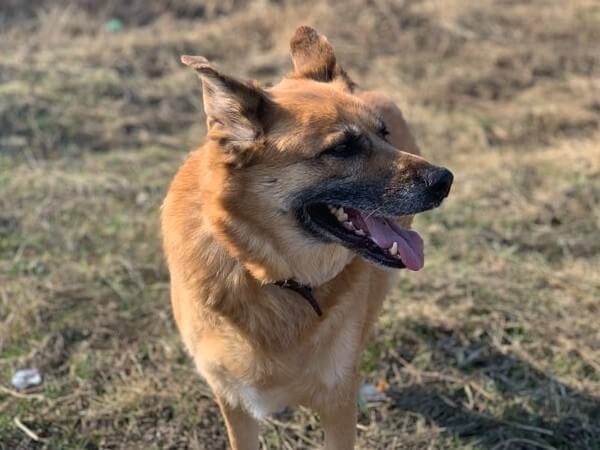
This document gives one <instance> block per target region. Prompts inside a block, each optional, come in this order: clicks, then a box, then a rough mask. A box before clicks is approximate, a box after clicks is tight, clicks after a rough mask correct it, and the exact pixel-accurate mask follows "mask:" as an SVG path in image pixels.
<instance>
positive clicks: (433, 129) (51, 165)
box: [0, 0, 600, 450]
mask: <svg viewBox="0 0 600 450" xmlns="http://www.w3.org/2000/svg"><path fill="white" fill-rule="evenodd" d="M303 23H306V24H311V25H313V26H314V27H315V28H317V29H319V30H320V31H321V32H322V33H324V34H326V35H327V36H328V37H329V39H330V41H331V42H332V43H333V45H334V46H335V48H336V50H337V55H338V60H339V61H340V62H341V63H342V64H343V65H344V67H345V68H346V69H347V70H348V72H349V73H350V74H351V76H352V77H354V79H355V80H356V81H357V82H358V83H359V84H360V85H361V86H364V87H371V88H372V87H375V88H379V89H382V90H385V91H386V92H388V93H389V94H390V95H392V96H393V97H394V98H395V99H396V100H397V101H398V103H399V105H400V106H401V107H402V109H403V111H404V113H405V115H406V117H407V118H408V119H409V121H410V122H411V124H412V126H413V129H414V131H415V134H416V136H417V139H418V142H419V144H420V146H421V148H422V151H423V153H424V155H425V156H426V157H427V158H428V159H430V160H431V161H434V162H436V163H439V164H444V165H447V166H448V167H449V168H451V169H452V170H453V172H454V174H455V184H454V187H453V191H452V194H451V196H450V198H449V199H448V201H447V202H446V203H445V205H444V206H443V207H442V208H440V209H439V210H436V211H434V212H430V213H426V214H423V215H422V216H420V217H419V218H418V219H417V221H416V224H415V228H417V229H418V230H419V231H420V232H421V233H422V234H423V236H424V238H425V240H426V242H427V247H426V249H427V261H426V267H425V269H424V270H423V271H422V272H419V273H406V272H403V273H402V274H401V275H400V276H399V278H398V284H397V288H396V289H395V291H394V293H393V295H392V296H391V297H390V298H389V299H388V300H387V302H386V304H385V309H384V313H383V315H382V317H381V319H380V321H379V326H378V328H377V331H376V333H375V335H374V338H373V341H372V344H371V345H370V346H369V348H368V351H367V352H366V354H365V355H364V359H363V361H362V373H363V375H364V378H365V382H369V383H373V384H378V383H379V384H380V385H385V386H386V389H385V392H384V394H385V395H384V396H383V398H381V399H379V400H378V401H370V402H367V403H366V404H364V405H363V407H362V410H361V417H360V425H359V429H358V436H359V438H358V442H359V448H361V449H451V450H458V449H485V450H509V449H511V450H512V449H523V450H525V449H527V450H529V449H531V450H534V449H573V450H576V449H577V450H578V449H600V52H599V51H598V42H600V4H599V3H598V2H597V1H596V0H570V1H568V2H563V1H559V0H523V1H514V0H497V1H492V0H482V1H478V2H470V1H468V0H422V1H417V0H404V1H401V0H370V1H362V0H348V1H341V0H339V1H326V0H307V1H299V0H298V1H283V0H279V1H278V0H270V1H269V0H257V1H253V2H248V1H244V0H224V1H218V0H208V1H206V2H200V1H198V2H195V1H192V0H169V1H167V0H161V1H153V2H144V1H142V0H133V1H130V2H119V1H116V0H112V1H106V2H100V1H93V0H84V1H79V2H74V1H73V2H71V1H66V0H55V1H50V0H45V1H44V0H38V1H34V0H4V1H3V2H2V4H1V5H0V53H1V54H2V55H3V56H2V59H1V60H0V449H2V450H17V449H52V450H58V449H187V448H189V449H210V450H212V449H222V448H225V446H226V440H225V435H224V431H223V423H222V421H221V418H220V416H219V414H218V411H217V407H216V405H215V403H214V402H213V400H212V398H211V395H210V393H209V391H208V390H207V388H206V386H205V385H204V384H203V382H202V381H201V379H200V378H199V376H198V375H197V374H196V372H195V370H194V368H193V366H192V363H191V361H190V359H189V358H188V356H187V354H186V353H185V351H184V349H183V347H182V345H181V343H180V341H179V338H178V336H177V334H176V330H175V327H174V324H173V320H172V318H171V313H170V308H169V298H168V275H167V273H166V270H165V265H164V262H163V258H162V254H161V249H160V244H159V230H158V213H159V207H160V203H161V200H162V197H163V195H164V193H165V190H166V188H167V185H168V182H169V180H170V178H171V177H172V176H173V174H174V172H175V170H176V168H177V167H178V165H179V164H180V163H181V161H182V160H183V159H184V158H185V156H186V153H187V151H188V150H190V149H192V148H193V147H194V146H197V145H198V144H200V143H201V142H202V140H203V136H204V130H205V129H204V117H203V115H202V112H201V98H200V89H199V81H198V80H197V78H196V77H195V75H194V74H193V73H192V71H191V70H189V69H187V68H185V67H183V66H182V65H181V64H180V63H179V55H180V54H200V55H204V56H206V57H208V58H209V59H211V60H213V61H214V62H215V63H217V64H218V65H219V66H220V67H221V68H223V69H224V70H226V71H229V72H230V73H233V74H237V75H239V76H244V77H247V78H255V79H258V80H260V81H262V82H265V83H267V82H276V81H277V80H278V79H279V78H280V77H281V76H282V75H283V74H285V73H286V72H288V71H289V70H290V68H291V65H290V61H289V56H288V53H287V52H288V47H287V46H288V40H289V37H290V36H291V33H292V32H293V30H294V29H295V28H296V26H297V25H299V24H303ZM31 366H33V367H37V368H38V369H39V370H40V371H41V372H42V374H43V377H44V381H43V384H42V385H41V386H40V387H37V388H34V389H33V390H31V391H27V392H24V393H23V392H15V391H14V390H13V388H12V387H11V385H10V379H11V376H12V374H13V373H14V372H15V370H16V369H18V368H22V367H31ZM17 424H20V425H17ZM263 428H264V433H263V435H262V438H261V440H262V446H263V448H264V449H279V448H281V449H311V448H318V447H319V444H318V443H319V442H320V440H321V439H322V435H321V431H320V428H319V426H318V419H317V418H316V417H315V416H313V415H312V414H311V413H310V412H309V411H306V410H302V409H300V410H295V411H289V412H287V413H285V414H282V415H279V416H277V417H276V418H272V419H270V420H268V421H267V422H266V423H264V427H263ZM26 430H28V431H29V434H28V433H27V432H26Z"/></svg>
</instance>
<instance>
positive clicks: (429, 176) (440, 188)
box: [424, 167, 454, 200]
mask: <svg viewBox="0 0 600 450" xmlns="http://www.w3.org/2000/svg"><path fill="white" fill-rule="evenodd" d="M424 178H425V183H427V190H428V191H429V192H431V194H432V195H434V196H435V197H437V198H439V199H440V200H442V199H444V198H446V197H448V194H449V193H450V187H451V186H452V181H453V180H454V175H452V172H450V171H449V170H448V169H444V168H443V167H435V168H432V169H429V170H427V172H426V173H425V176H424Z"/></svg>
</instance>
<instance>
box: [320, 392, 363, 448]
mask: <svg viewBox="0 0 600 450" xmlns="http://www.w3.org/2000/svg"><path fill="white" fill-rule="evenodd" d="M356 398H357V397H356V390H352V391H351V392H348V395H347V396H346V398H344V399H343V400H342V401H341V402H339V403H336V405H335V406H333V405H330V406H325V407H324V408H323V409H322V410H321V411H319V415H320V417H321V426H322V427H323V431H324V432H325V450H352V449H354V442H355V440H356V420H357V414H358V413H357V404H356Z"/></svg>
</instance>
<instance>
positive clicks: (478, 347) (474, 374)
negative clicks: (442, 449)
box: [388, 323, 600, 450]
mask: <svg viewBox="0 0 600 450" xmlns="http://www.w3.org/2000/svg"><path fill="white" fill-rule="evenodd" d="M409 326H411V327H414V326H417V327H418V328H419V331H420V334H421V335H422V332H425V334H426V336H428V338H427V340H426V342H427V344H428V345H429V346H430V348H431V352H432V359H433V362H434V363H438V362H439V363H440V364H444V365H445V366H446V367H448V366H450V367H453V368H455V369H458V371H459V373H460V375H458V376H457V377H456V378H457V380H453V379H452V377H447V378H445V377H444V376H443V375H441V376H440V378H439V379H435V377H433V381H430V382H423V383H418V384H413V385H410V386H408V387H404V388H402V389H394V388H392V389H390V391H389V392H388V395H389V396H390V398H391V399H392V406H391V407H392V408H393V409H396V408H398V409H400V410H404V411H410V412H413V413H417V414H419V415H420V416H422V417H424V418H425V419H426V420H427V422H428V423H430V424H434V425H437V426H439V427H441V428H444V429H445V430H446V432H447V433H451V434H452V435H453V436H455V437H456V438H457V439H459V440H461V441H463V442H464V443H465V444H472V445H476V448H482V449H489V450H503V449H510V450H516V449H519V450H533V449H572V450H575V449H577V450H587V449H590V450H597V449H600V398H598V397H595V396H591V395H588V394H586V393H584V392H581V391H579V390H577V389H574V388H573V387H571V386H569V385H567V384H565V383H563V382H561V381H559V380H557V379H556V378H554V377H553V376H552V375H550V374H548V373H544V372H542V371H540V370H538V369H536V368H534V367H532V366H531V365H530V364H528V363H527V362H525V361H523V360H522V359H519V358H517V357H514V356H511V355H506V354H503V353H501V352H499V351H498V350H497V349H496V348H494V346H493V345H492V343H491V342H490V341H489V339H488V338H486V337H482V338H480V339H479V340H476V341H469V342H466V343H465V342H462V343H459V340H457V339H455V338H454V337H453V333H452V330H445V329H440V328H435V327H430V326H428V325H424V324H422V323H418V324H410V325H409ZM460 355H462V356H460ZM399 363H400V364H402V362H399ZM461 375H464V376H465V378H466V379H468V380H471V379H475V380H478V381H479V382H483V383H485V384H486V385H489V384H493V385H494V387H495V391H496V393H495V394H494V396H493V397H490V398H480V399H479V400H480V403H484V404H485V407H484V408H482V407H481V406H480V407H479V408H478V401H473V400H472V398H473V390H472V389H469V388H466V385H467V384H468V382H465V383H462V384H461V383H460V381H459V380H463V381H466V380H464V379H463V378H462V377H461ZM467 391H470V394H469V393H467ZM475 395H477V393H475ZM469 396H470V397H471V399H469ZM469 403H471V404H470V406H467V405H469ZM500 404H501V405H502V408H500V409H498V410H497V412H496V411H494V409H495V408H494V406H495V405H500ZM506 405H509V406H506ZM478 410H481V412H479V411H478ZM490 410H491V411H492V412H491V413H490V412H489V411H490Z"/></svg>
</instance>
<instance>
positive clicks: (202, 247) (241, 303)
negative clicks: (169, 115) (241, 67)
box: [162, 27, 431, 450]
mask: <svg viewBox="0 0 600 450" xmlns="http://www.w3.org/2000/svg"><path fill="white" fill-rule="evenodd" d="M291 48H292V57H293V60H294V67H295V69H294V72H293V73H291V74H290V75H289V76H287V77H286V78H284V79H283V80H282V81H281V82H280V83H279V84H277V85H276V86H274V87H273V88H270V89H268V90H267V89H262V88H261V87H260V86H258V85H257V84H256V83H249V82H243V81H238V80H235V79H234V78H231V77H229V76H226V75H223V74H221V73H220V72H218V71H217V70H216V69H215V68H214V67H213V66H211V65H210V64H209V63H208V61H206V60H205V59H204V58H201V57H183V58H182V61H183V62H184V63H185V64H187V65H190V66H191V67H193V68H194V69H195V70H196V71H197V72H198V74H199V76H200V78H201V80H202V83H203V95H204V104H205V111H206V113H207V121H208V140H207V142H206V143H205V144H204V145H203V146H202V147H201V148H199V149H198V150H196V151H195V152H192V153H191V154H190V156H189V158H188V159H187V160H186V161H185V163H184V164H183V166H182V167H181V168H180V169H179V171H178V172H177V175H176V176H175V179H174V180H173V182H172V184H171V186H170V189H169V191H168V194H167V196H166V199H165V201H164V204H163V208H162V232H163V241H164V249H165V253H166V256H167V262H168V267H169V271H170V274H171V300H172V306H173V312H174V316H175V320H176V322H177V326H178V327H179V331H180V333H181V336H182V339H183V342H184V343H185V346H186V348H187V349H188V350H189V352H190V353H191V355H192V357H193V359H194V361H195V363H196V366H197V368H198V370H199V372H200V373H201V374H202V375H203V376H204V378H205V379H206V381H207V382H208V384H209V385H210V387H211V388H212V390H213V392H214V394H215V397H216V400H217V402H218V404H219V406H220V408H221V411H222V413H223V416H224V418H225V422H226V425H227V430H228V435H229V439H230V443H231V446H232V448H234V449H236V450H241V449H244V450H245V449H253V450H256V449H257V448H258V445H259V444H258V425H257V421H256V419H257V418H260V417H264V416H265V415H267V414H270V413H273V412H276V411H279V410H281V409H282V408H284V407H286V406H294V405H304V406H307V407H310V408H313V409H314V410H315V411H317V412H318V413H319V414H320V417H321V421H322V426H323V428H324V430H325V446H326V448H327V449H329V450H343V449H344V450H345V449H351V448H353V446H354V440H355V437H354V430H355V425H356V414H357V413H356V398H357V389H358V384H359V377H358V370H357V368H358V362H359V357H360V354H361V351H362V350H363V348H364V346H365V343H366V341H367V338H368V336H369V332H370V330H371V328H372V326H373V323H374V321H375V319H376V317H377V315H378V313H379V311H380V308H381V305H382V302H383V300H384V298H385V295H386V293H387V292H388V291H389V289H390V287H391V286H392V283H393V280H394V277H395V276H396V273H395V272H393V271H391V270H389V269H384V268H382V267H379V266H376V265H374V264H372V263H370V262H367V261H366V260H365V259H363V258H361V257H359V256H357V255H356V254H355V253H354V252H352V251H351V250H349V249H348V248H346V247H344V246H342V245H339V244H338V243H336V242H326V241H322V240H319V239H316V238H315V237H314V236H311V235H310V233H308V232H307V231H306V230H305V229H303V228H302V227H301V226H300V224H299V223H298V217H297V215H296V214H295V213H294V208H295V205H296V204H297V203H298V202H300V201H301V200H299V199H302V198H304V197H303V196H306V195H308V194H306V193H307V192H313V191H315V190H316V191H319V190H326V189H329V187H324V186H332V185H333V184H335V183H338V182H339V180H347V181H348V182H353V183H358V184H357V186H359V187H360V183H362V182H363V180H366V179H369V180H380V181H379V182H380V183H382V185H381V186H380V188H381V189H380V190H381V192H383V194H381V195H391V194H390V193H392V194H393V193H394V192H400V190H402V189H404V190H406V189H408V188H406V186H412V184H411V183H413V181H414V179H416V178H418V176H419V175H418V174H419V173H420V172H419V171H420V170H422V169H423V168H428V167H431V166H430V165H429V164H428V163H427V162H426V161H424V160H423V159H422V158H420V157H418V156H414V154H417V153H418V148H417V146H416V144H415V141H414V139H413V137H412V135H411V133H410V131H409V129H408V127H407V125H406V122H405V121H404V119H403V117H402V114H401V113H400V110H399V109H398V108H397V107H396V105H395V104H394V103H393V102H391V101H390V100H389V99H388V98H387V97H386V96H385V95H383V94H379V93H376V92H353V91H354V90H355V85H354V83H352V82H351V81H350V80H349V78H348V77H347V75H346V74H345V72H344V71H343V70H342V69H341V68H340V67H339V66H338V65H337V63H336V59H335V55H334V52H333V48H332V47H331V46H330V44H329V43H328V42H327V40H326V39H325V38H324V37H323V36H320V35H318V34H317V33H316V32H315V31H314V30H312V29H311V28H308V27H301V28H299V29H298V31H297V32H296V34H295V35H294V37H293V38H292V42H291ZM381 119H383V121H384V122H385V123H386V125H387V128H388V129H389V130H390V135H389V136H388V142H386V141H385V140H384V139H383V138H381V139H380V138H379V137H377V132H378V127H379V126H380V125H381V124H380V121H381ZM350 125H352V126H356V127H360V128H361V129H362V130H366V131H365V132H368V133H369V136H371V138H370V139H371V141H372V142H373V148H372V150H371V151H370V153H369V155H368V156H365V157H364V158H361V159H360V160H357V161H356V162H350V163H349V162H347V161H345V160H339V161H338V160H336V159H335V158H331V159H327V158H324V157H320V156H319V154H318V153H319V151H320V149H323V148H325V147H327V145H328V140H331V139H335V136H336V133H337V132H338V131H339V130H341V129H342V128H344V127H347V126H350ZM338 134H339V133H338ZM344 182H345V181H344ZM357 192H358V193H357V194H356V195H357V198H358V196H360V195H361V194H360V189H359V190H357ZM365 195H366V194H365ZM374 195H375V194H374ZM378 195H379V194H378ZM386 198H387V197H386ZM365 199H366V197H365ZM365 199H363V200H362V201H365V202H367V201H374V200H372V199H366V200H365ZM357 201H359V200H357ZM382 201H383V200H382ZM386 204H387V203H386ZM374 206H376V205H374ZM399 220H400V221H401V223H403V224H404V225H405V226H408V225H409V224H410V221H411V217H402V218H399ZM285 279H294V280H296V281H298V282H300V283H304V284H307V285H310V286H312V287H313V292H314V296H315V297H316V299H317V300H318V302H319V305H320V307H321V308H322V310H323V317H322V318H319V317H318V316H317V315H316V314H315V313H314V311H313V309H312V308H311V307H310V305H308V303H307V302H305V301H303V299H302V298H301V297H300V296H299V295H298V294H297V293H295V292H293V291H291V290H287V289H282V288H280V287H278V286H275V285H273V284H272V283H274V282H276V281H279V280H285Z"/></svg>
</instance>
